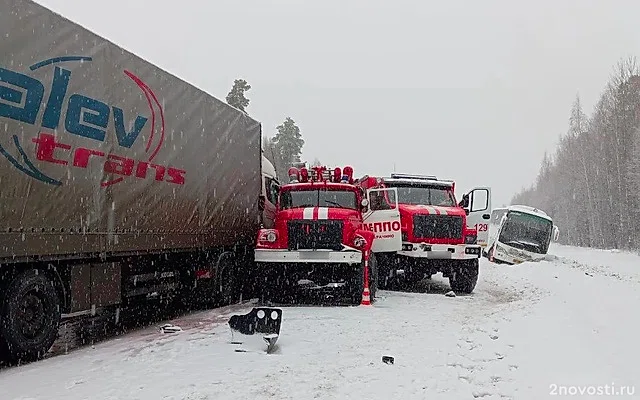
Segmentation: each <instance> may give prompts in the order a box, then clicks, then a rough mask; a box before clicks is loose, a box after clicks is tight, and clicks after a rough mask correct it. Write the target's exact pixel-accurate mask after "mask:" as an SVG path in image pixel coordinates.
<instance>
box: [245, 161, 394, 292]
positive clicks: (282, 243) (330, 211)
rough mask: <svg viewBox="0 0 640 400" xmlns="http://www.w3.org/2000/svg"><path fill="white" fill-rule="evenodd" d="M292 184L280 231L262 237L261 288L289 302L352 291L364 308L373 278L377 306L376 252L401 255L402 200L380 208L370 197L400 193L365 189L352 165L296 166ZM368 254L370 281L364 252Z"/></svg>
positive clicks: (286, 189) (283, 190)
mask: <svg viewBox="0 0 640 400" xmlns="http://www.w3.org/2000/svg"><path fill="white" fill-rule="evenodd" d="M289 178H290V183H288V184H286V185H283V186H281V187H280V189H279V192H278V195H277V200H276V202H277V204H276V213H275V222H274V227H273V228H271V229H261V230H260V231H259V232H258V238H257V244H256V249H255V261H256V268H257V275H258V280H257V281H256V286H257V289H258V290H261V291H262V293H261V295H262V297H263V298H264V299H265V300H268V299H274V298H289V296H288V295H290V294H291V295H293V293H294V292H297V291H298V289H300V288H301V287H306V288H307V289H319V290H322V291H327V290H328V291H329V292H335V291H336V290H338V291H342V292H344V291H345V289H346V294H347V296H348V297H349V299H350V301H351V302H353V303H354V304H359V303H360V301H361V299H362V294H363V289H364V276H366V275H368V277H369V287H370V295H371V299H372V300H373V299H374V298H375V292H376V288H377V281H378V279H377V274H378V272H377V271H378V267H377V265H378V263H377V262H376V254H377V253H379V252H395V251H399V250H401V248H402V240H401V235H400V212H399V209H398V205H397V202H395V201H394V200H390V201H388V202H387V203H386V207H377V206H376V204H371V198H372V197H373V198H377V197H378V196H379V195H383V196H385V197H386V198H388V199H395V198H397V191H396V189H395V188H383V187H378V186H376V185H372V186H371V187H369V188H364V187H362V186H361V185H359V184H358V182H359V181H355V180H354V178H353V168H352V167H350V166H345V167H344V168H343V169H341V168H334V169H328V168H326V167H314V168H311V169H309V168H306V167H304V166H298V167H292V168H290V169H289ZM374 231H375V232H374ZM369 250H370V253H369V254H370V256H369V260H368V261H369V262H368V265H369V269H368V271H367V274H366V275H365V271H364V266H365V264H366V263H365V260H364V257H363V254H364V252H365V251H369Z"/></svg>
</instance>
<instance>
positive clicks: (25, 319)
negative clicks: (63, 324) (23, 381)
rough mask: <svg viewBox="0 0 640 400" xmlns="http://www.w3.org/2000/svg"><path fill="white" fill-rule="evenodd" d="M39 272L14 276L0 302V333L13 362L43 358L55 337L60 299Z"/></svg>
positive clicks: (48, 281)
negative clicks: (0, 302)
mask: <svg viewBox="0 0 640 400" xmlns="http://www.w3.org/2000/svg"><path fill="white" fill-rule="evenodd" d="M38 272H39V271H37V270H29V271H26V272H23V273H22V274H19V275H18V276H16V277H15V278H14V280H13V281H11V282H10V283H9V285H8V286H7V288H6V289H7V290H6V292H5V293H4V300H3V301H2V304H1V305H0V336H2V337H3V338H4V341H5V343H6V347H7V350H8V353H9V358H10V360H13V361H17V360H20V361H22V360H24V361H33V360H37V359H39V358H41V357H43V356H44V355H45V354H46V352H47V351H48V350H49V349H50V348H51V346H52V345H53V343H54V342H55V340H56V338H57V337H58V328H59V326H60V298H59V297H58V293H57V292H56V289H55V288H54V286H53V283H52V282H51V281H50V280H49V279H48V278H47V276H46V275H45V274H44V273H38Z"/></svg>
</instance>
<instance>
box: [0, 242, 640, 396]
mask: <svg viewBox="0 0 640 400" xmlns="http://www.w3.org/2000/svg"><path fill="white" fill-rule="evenodd" d="M551 252H552V253H553V254H555V255H557V256H558V258H557V259H556V260H554V261H552V262H541V263H526V264H521V265H519V266H517V267H508V266H501V265H495V264H491V263H489V262H487V260H485V259H483V260H482V261H481V270H480V273H481V276H480V281H479V283H478V286H477V288H476V291H475V292H474V294H472V295H470V296H458V297H454V298H450V297H446V296H444V295H443V294H444V293H445V292H447V291H448V290H449V288H448V284H447V281H446V280H443V279H442V278H441V277H438V276H437V277H434V279H433V280H432V281H431V282H430V286H429V287H426V288H425V289H426V293H396V292H382V293H381V297H380V298H379V300H378V302H376V304H375V305H374V306H373V307H368V308H365V307H336V308H334V307H290V308H289V307H287V308H284V311H283V323H282V329H281V337H280V340H279V341H278V345H279V351H278V352H277V353H275V354H271V355H264V354H258V353H236V352H234V350H235V348H236V346H234V345H231V344H229V343H228V342H229V340H230V339H231V337H230V333H229V329H228V326H227V325H226V321H227V319H228V317H229V316H230V315H231V314H232V313H244V312H247V311H249V310H250V307H244V308H238V307H237V306H235V307H227V308H225V309H220V310H212V311H207V312H201V313H196V314H192V315H189V316H185V317H182V318H179V319H176V320H174V321H172V323H174V324H176V325H179V326H181V327H182V328H183V329H184V331H183V332H180V333H176V334H161V333H159V332H158V330H157V329H155V328H150V329H145V330H141V331H138V332H135V333H132V334H130V335H127V336H124V337H120V338H117V339H113V340H110V341H108V342H104V343H101V344H99V345H96V346H95V348H92V347H85V348H82V349H79V350H77V351H73V352H71V353H69V354H66V355H61V356H57V357H53V358H50V359H47V360H43V361H41V362H37V363H33V364H29V365H26V366H22V367H16V368H10V369H7V370H4V371H0V398H2V399H22V400H26V399H38V400H57V399H65V400H68V399H92V400H93V399H96V400H98V399H126V400H134V399H154V400H155V399H176V400H178V399H211V400H213V399H262V398H271V399H296V400H298V399H315V398H324V399H352V398H353V399H361V398H371V399H427V398H428V399H452V400H464V399H476V398H481V399H532V400H537V399H545V398H555V397H558V396H554V395H553V394H554V392H555V393H556V394H557V395H561V394H566V393H571V394H573V395H572V396H570V397H574V398H594V396H591V397H589V396H588V395H587V394H591V393H598V391H599V389H600V392H602V393H604V391H605V390H607V391H609V392H612V391H617V392H624V393H618V394H619V395H618V396H605V395H601V396H595V397H618V398H629V399H631V398H640V387H639V386H640V366H639V364H638V363H637V362H636V359H637V358H638V356H639V355H640V349H639V346H638V343H639V341H638V339H637V338H638V328H640V257H639V256H637V255H633V254H628V253H615V252H606V251H596V250H585V249H576V248H571V247H564V246H553V247H552V250H551ZM383 355H391V356H393V357H395V364H393V365H388V364H385V363H382V362H381V357H382V356H383ZM554 385H557V386H554ZM605 385H609V387H608V388H605V387H604V386H605ZM598 386H601V387H600V388H599V387H598ZM625 386H627V387H628V388H625ZM634 389H635V393H634V392H633V391H634ZM628 391H631V392H632V393H631V395H629V394H628V393H627V392H628ZM580 392H583V393H584V394H583V395H580ZM560 397H562V396H560Z"/></svg>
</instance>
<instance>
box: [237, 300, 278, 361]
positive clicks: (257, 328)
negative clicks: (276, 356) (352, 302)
mask: <svg viewBox="0 0 640 400" xmlns="http://www.w3.org/2000/svg"><path fill="white" fill-rule="evenodd" d="M281 324H282V310H281V309H279V308H271V307H255V308H254V309H252V310H251V311H250V312H249V313H247V314H244V315H233V316H231V318H230V319H229V328H231V343H232V344H236V345H240V347H239V348H238V349H236V352H251V351H260V350H259V349H264V346H265V344H266V346H267V349H266V352H267V354H269V353H271V352H272V351H273V350H274V349H275V347H276V342H277V341H278V338H279V337H280V325H281Z"/></svg>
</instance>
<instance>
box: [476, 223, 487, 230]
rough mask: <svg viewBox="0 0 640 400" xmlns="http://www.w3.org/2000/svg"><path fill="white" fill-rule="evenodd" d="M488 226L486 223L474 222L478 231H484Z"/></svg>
mask: <svg viewBox="0 0 640 400" xmlns="http://www.w3.org/2000/svg"><path fill="white" fill-rule="evenodd" d="M488 227H489V225H488V224H476V229H477V230H478V232H486V231H487V229H488Z"/></svg>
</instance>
